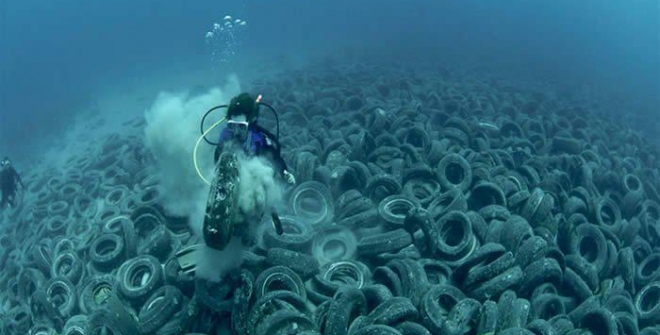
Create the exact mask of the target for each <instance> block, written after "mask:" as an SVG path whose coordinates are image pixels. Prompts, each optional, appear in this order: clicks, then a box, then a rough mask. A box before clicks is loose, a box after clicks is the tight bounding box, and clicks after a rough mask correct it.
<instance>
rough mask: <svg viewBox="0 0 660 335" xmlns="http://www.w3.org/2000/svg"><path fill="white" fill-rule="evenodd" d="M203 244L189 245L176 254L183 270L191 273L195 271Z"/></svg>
mask: <svg viewBox="0 0 660 335" xmlns="http://www.w3.org/2000/svg"><path fill="white" fill-rule="evenodd" d="M203 247H204V245H203V244H193V245H190V246H187V247H185V248H183V249H181V250H179V251H177V252H176V254H174V257H176V259H177V261H178V262H179V267H180V268H181V272H183V273H186V274H189V273H192V272H195V270H196V269H197V260H198V259H199V256H198V254H199V253H200V252H202V248H203Z"/></svg>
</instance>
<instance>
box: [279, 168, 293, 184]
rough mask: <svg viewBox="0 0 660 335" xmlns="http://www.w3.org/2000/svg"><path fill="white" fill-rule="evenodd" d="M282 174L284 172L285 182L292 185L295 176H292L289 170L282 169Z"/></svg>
mask: <svg viewBox="0 0 660 335" xmlns="http://www.w3.org/2000/svg"><path fill="white" fill-rule="evenodd" d="M282 174H284V178H285V179H286V182H287V183H289V184H291V185H294V184H295V183H296V177H294V176H293V174H291V172H289V171H287V170H284V172H283V173H282Z"/></svg>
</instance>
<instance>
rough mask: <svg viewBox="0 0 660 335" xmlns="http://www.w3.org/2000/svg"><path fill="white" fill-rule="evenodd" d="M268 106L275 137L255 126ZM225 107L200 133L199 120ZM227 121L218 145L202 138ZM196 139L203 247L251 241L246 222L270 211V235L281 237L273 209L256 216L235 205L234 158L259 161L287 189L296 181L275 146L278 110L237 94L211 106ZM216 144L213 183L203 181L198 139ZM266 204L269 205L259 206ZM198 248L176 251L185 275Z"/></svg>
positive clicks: (237, 164) (236, 176)
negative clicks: (203, 194)
mask: <svg viewBox="0 0 660 335" xmlns="http://www.w3.org/2000/svg"><path fill="white" fill-rule="evenodd" d="M261 106H265V107H267V108H269V109H270V110H271V111H272V112H273V114H274V115H275V118H276V120H277V132H276V135H275V134H273V133H271V132H270V131H268V130H266V129H264V128H263V127H261V126H260V125H259V124H258V120H259V116H260V107H261ZM220 108H227V112H226V114H225V116H224V118H223V119H221V120H220V121H218V122H216V123H215V124H214V125H212V126H211V127H209V128H208V129H206V130H205V128H204V121H205V119H206V117H207V116H208V115H209V114H210V113H211V112H213V111H214V110H217V109H220ZM225 121H226V123H227V125H226V127H225V128H224V129H223V130H222V132H221V133H220V136H219V141H218V142H212V141H209V140H208V139H207V138H206V135H207V134H208V133H209V132H210V131H211V130H212V129H213V128H214V127H216V126H218V125H219V124H220V123H222V122H225ZM200 131H201V134H202V135H201V136H200V138H199V139H198V141H197V144H196V145H195V150H194V151H193V161H194V164H195V168H196V170H197V173H198V175H199V176H200V178H201V179H202V180H204V181H205V182H206V183H207V184H209V185H210V186H211V187H210V190H209V195H208V198H207V203H206V212H205V215H204V222H203V228H202V233H203V238H204V242H205V244H206V246H207V247H209V248H211V249H214V250H219V251H222V250H225V248H226V247H227V246H228V245H229V242H230V241H231V240H232V238H239V239H241V240H242V241H243V243H246V242H247V243H248V244H249V242H251V238H253V236H250V234H249V226H250V222H254V221H255V220H257V221H258V220H260V219H261V217H262V215H263V214H265V213H266V212H269V213H270V216H271V219H272V221H273V225H274V227H275V231H276V232H277V234H279V235H282V234H283V233H284V232H283V229H282V224H281V222H280V219H279V216H278V214H277V213H276V212H275V210H274V208H259V210H257V213H243V211H242V210H241V209H240V208H239V205H238V197H239V195H238V192H239V183H240V178H239V170H240V168H241V167H240V164H241V161H240V160H239V159H238V156H239V155H241V156H245V157H262V158H264V159H265V160H266V161H267V162H268V163H270V165H271V167H272V168H273V173H274V177H275V179H277V180H279V181H281V182H283V183H285V184H289V185H293V184H295V183H296V179H295V177H294V176H293V174H292V173H291V172H289V171H288V169H287V165H286V163H285V161H284V159H283V158H282V156H281V151H280V143H279V140H278V139H279V119H278V117H277V112H276V111H275V109H274V108H273V107H271V106H270V105H268V104H266V103H263V102H261V95H259V96H257V97H256V98H255V97H253V96H252V95H250V94H249V93H241V94H239V95H238V96H236V97H234V98H232V99H231V101H230V103H229V104H228V105H220V106H216V107H213V108H211V109H210V110H209V111H207V112H206V114H205V115H204V117H203V118H202V121H201V125H200ZM202 139H203V140H205V141H206V142H207V143H208V144H211V145H214V146H215V151H214V157H213V158H214V163H215V170H214V171H215V172H214V175H213V179H212V180H211V181H207V180H206V179H205V178H204V176H203V175H202V173H201V171H200V170H199V167H198V166H197V158H196V153H197V147H198V145H199V143H200V141H201V140H202ZM262 205H268V204H262ZM201 246H202V245H201V244H196V245H192V246H189V247H186V248H184V249H182V250H180V251H179V252H177V253H176V257H177V259H178V261H179V264H180V267H181V270H182V271H183V272H184V273H190V272H193V271H195V269H196V267H197V264H196V258H197V257H196V256H195V254H196V253H197V252H198V251H200V250H201Z"/></svg>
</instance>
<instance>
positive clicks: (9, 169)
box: [0, 165, 23, 209]
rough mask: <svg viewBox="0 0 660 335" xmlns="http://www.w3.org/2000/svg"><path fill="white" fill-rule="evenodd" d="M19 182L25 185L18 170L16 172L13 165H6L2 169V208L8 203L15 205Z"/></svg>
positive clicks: (0, 182) (0, 206)
mask: <svg viewBox="0 0 660 335" xmlns="http://www.w3.org/2000/svg"><path fill="white" fill-rule="evenodd" d="M19 184H20V185H21V186H23V182H22V181H21V176H19V175H18V172H16V170H15V169H14V167H13V166H11V165H9V166H5V167H4V168H3V169H2V171H0V188H1V189H2V201H1V202H0V209H1V208H5V206H7V205H8V204H9V205H11V206H14V200H15V197H16V188H17V186H18V185H19Z"/></svg>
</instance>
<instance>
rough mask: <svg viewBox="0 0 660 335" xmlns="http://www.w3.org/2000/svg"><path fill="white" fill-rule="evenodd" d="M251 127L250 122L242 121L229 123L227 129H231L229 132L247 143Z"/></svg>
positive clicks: (229, 121) (230, 121)
mask: <svg viewBox="0 0 660 335" xmlns="http://www.w3.org/2000/svg"><path fill="white" fill-rule="evenodd" d="M249 125H250V123H249V122H247V121H242V120H228V121H227V128H228V129H229V131H230V132H231V133H232V134H233V135H234V137H237V138H239V139H241V140H242V141H245V140H246V139H247V135H248V127H249Z"/></svg>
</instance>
